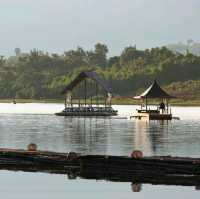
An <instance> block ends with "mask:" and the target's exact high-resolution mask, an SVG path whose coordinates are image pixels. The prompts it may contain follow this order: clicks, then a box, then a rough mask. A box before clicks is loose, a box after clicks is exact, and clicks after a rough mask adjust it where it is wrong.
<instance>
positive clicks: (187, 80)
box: [0, 43, 200, 99]
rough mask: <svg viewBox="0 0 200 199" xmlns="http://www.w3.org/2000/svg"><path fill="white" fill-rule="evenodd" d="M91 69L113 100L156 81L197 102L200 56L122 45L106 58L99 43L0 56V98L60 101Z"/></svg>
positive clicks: (164, 49) (199, 84)
mask: <svg viewBox="0 0 200 199" xmlns="http://www.w3.org/2000/svg"><path fill="white" fill-rule="evenodd" d="M91 69H92V70H96V72H97V73H98V74H100V75H102V76H103V77H104V78H105V79H106V80H107V81H109V82H110V84H111V85H112V88H113V93H114V94H115V95H117V96H133V95H135V94H137V93H138V92H140V91H142V90H143V89H144V88H146V87H147V86H148V85H149V84H150V83H151V81H153V80H154V79H157V80H158V82H159V83H160V84H161V85H162V86H165V88H166V89H167V90H168V91H169V92H171V93H173V94H175V95H176V94H177V95H178V96H180V97H192V98H194V97H195V96H198V97H200V91H198V88H200V56H196V55H193V54H191V53H189V52H187V53H186V54H185V55H184V54H180V53H174V52H172V51H170V50H168V49H167V48H166V47H156V48H152V49H146V50H139V49H137V48H136V47H135V46H128V47H126V48H124V50H123V51H122V53H121V54H120V55H118V56H112V57H108V47H107V46H106V45H105V44H101V43H97V44H96V45H95V46H94V49H93V50H90V51H86V50H84V49H83V48H81V47H78V48H77V49H75V50H69V51H66V52H64V53H63V54H55V53H53V54H50V53H47V52H42V51H39V50H36V49H34V50H32V51H30V52H29V53H21V52H18V53H17V54H16V56H10V57H4V56H1V57H0V97H1V98H13V97H16V98H24V99H44V98H49V99H56V98H61V97H62V96H61V94H60V91H61V90H62V89H63V88H64V86H66V85H67V84H68V83H69V82H70V81H71V80H72V79H73V78H74V77H75V76H76V75H77V74H78V73H79V72H81V71H83V70H91ZM199 90H200V89H199ZM188 94H189V95H188Z"/></svg>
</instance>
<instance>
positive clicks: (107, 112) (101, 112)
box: [55, 107, 117, 117]
mask: <svg viewBox="0 0 200 199" xmlns="http://www.w3.org/2000/svg"><path fill="white" fill-rule="evenodd" d="M55 115H58V116H70V117H73V116H93V117H96V116H116V115H117V111H116V110H114V109H113V108H112V107H67V108H65V109H64V110H63V111H62V112H60V113H56V114H55Z"/></svg>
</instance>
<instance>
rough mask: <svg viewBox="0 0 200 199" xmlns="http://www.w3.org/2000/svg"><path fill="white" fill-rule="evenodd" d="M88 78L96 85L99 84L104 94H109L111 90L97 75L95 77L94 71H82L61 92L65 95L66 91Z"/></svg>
mask: <svg viewBox="0 0 200 199" xmlns="http://www.w3.org/2000/svg"><path fill="white" fill-rule="evenodd" d="M86 78H89V79H92V80H94V81H95V82H96V83H97V84H99V85H100V86H101V87H102V88H103V89H104V90H105V91H106V92H108V93H111V92H112V89H111V87H110V85H109V84H108V83H107V82H106V81H104V80H103V79H102V78H101V77H100V76H99V75H97V73H96V72H94V71H83V72H81V73H80V74H79V75H78V76H77V77H76V78H75V79H74V80H73V81H72V82H71V83H69V84H68V85H67V86H66V87H65V88H64V89H63V91H62V92H61V93H62V94H65V93H66V92H67V91H72V90H73V89H74V88H75V87H76V86H77V85H78V84H79V83H80V82H81V81H83V80H84V79H86Z"/></svg>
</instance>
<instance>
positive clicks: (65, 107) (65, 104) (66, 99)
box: [65, 93, 67, 109]
mask: <svg viewBox="0 0 200 199" xmlns="http://www.w3.org/2000/svg"><path fill="white" fill-rule="evenodd" d="M66 98H67V95H66V93H65V109H66V108H67V99H66Z"/></svg>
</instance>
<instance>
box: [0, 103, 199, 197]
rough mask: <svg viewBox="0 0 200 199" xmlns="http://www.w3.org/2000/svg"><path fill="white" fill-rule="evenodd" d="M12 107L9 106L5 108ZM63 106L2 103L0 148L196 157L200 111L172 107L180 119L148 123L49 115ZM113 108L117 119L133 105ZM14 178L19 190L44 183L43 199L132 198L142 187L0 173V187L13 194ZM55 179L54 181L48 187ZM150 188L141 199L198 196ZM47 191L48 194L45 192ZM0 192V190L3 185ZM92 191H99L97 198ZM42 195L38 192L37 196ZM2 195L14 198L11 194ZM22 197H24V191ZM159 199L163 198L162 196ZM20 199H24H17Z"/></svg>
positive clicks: (186, 190)
mask: <svg viewBox="0 0 200 199" xmlns="http://www.w3.org/2000/svg"><path fill="white" fill-rule="evenodd" d="M10 106H12V108H9V107H10ZM62 106H63V105H59V104H55V105H50V104H45V105H42V104H39V105H37V104H32V105H30V104H29V105H28V104H25V105H22V104H16V106H14V105H8V104H7V105H6V104H5V105H2V104H0V147H6V148H8V147H9V148H26V146H27V145H28V144H29V143H30V142H34V143H36V144H37V145H38V147H39V149H43V150H52V151H61V152H68V151H76V152H81V153H83V154H109V155H130V154H131V152H132V151H133V150H136V149H137V150H141V151H143V153H144V155H175V156H193V157H199V151H200V144H199V143H200V133H199V129H200V108H191V107H190V108H188V107H187V108H185V107H180V108H179V107H176V108H173V111H174V113H175V116H178V117H180V118H181V120H180V121H178V120H175V121H171V122H168V123H166V122H164V123H162V122H158V121H157V122H150V123H149V122H146V121H144V122H143V121H134V120H129V119H106V118H99V119H97V118H85V119H84V118H65V117H58V116H54V115H53V114H52V113H54V112H57V111H60V110H62ZM8 108H9V111H8V110H7V109H8ZM29 108H30V109H29ZM114 108H116V109H118V110H119V114H120V116H127V118H129V116H130V115H131V114H132V113H133V111H134V110H135V108H136V106H115V107H114ZM29 111H30V112H29ZM24 113H26V114H24ZM27 113H29V114H27ZM35 113H37V114H35ZM39 113H41V114H39ZM13 176H14V177H15V178H17V179H18V181H19V183H21V186H25V187H27V183H26V182H27V181H29V180H31V186H33V187H34V186H36V185H37V181H41V182H42V181H43V180H44V184H41V183H39V184H40V187H39V188H35V189H36V190H38V189H39V190H40V191H42V194H41V195H42V196H44V197H46V198H66V197H67V196H72V197H73V198H80V197H81V198H82V195H81V194H83V193H84V196H85V198H94V197H95V198H102V195H101V194H102V193H104V195H103V196H104V198H105V197H114V196H119V198H120V197H121V198H124V196H126V197H125V198H132V194H133V193H132V191H131V190H140V189H141V186H140V185H138V184H137V183H136V185H135V186H132V185H131V188H130V183H113V182H109V183H108V182H104V181H99V182H97V183H96V182H95V181H90V180H80V179H79V180H75V181H69V180H67V178H65V177H63V176H54V175H52V176H50V175H45V174H42V175H39V174H27V173H23V174H22V173H20V174H19V173H12V172H3V171H1V172H0V183H1V184H4V189H5V190H10V189H12V190H14V192H16V188H13V186H14V185H13V184H12V180H11V179H12V178H13ZM32 178H33V179H34V180H33V181H32ZM63 178H64V180H63ZM5 179H6V180H5ZM9 180H10V181H9ZM54 180H55V182H56V183H50V182H51V181H52V182H54ZM5 182H6V183H5ZM45 183H46V184H45ZM18 186H19V184H18ZM11 187H12V188H11ZM154 189H155V188H153V187H152V186H150V185H144V186H142V192H141V193H143V195H141V197H140V198H145V197H146V196H149V198H155V197H157V198H159V194H158V193H160V194H161V193H162V192H166V191H167V190H168V191H167V196H166V198H168V197H173V196H176V197H182V196H185V195H187V196H188V198H189V197H193V198H194V197H195V196H196V192H192V190H191V189H189V188H183V187H182V188H180V187H164V188H163V187H162V186H157V187H156V190H157V193H155V190H154ZM49 190H51V191H50V192H49ZM179 190H181V192H180V191H179ZM0 191H3V188H2V187H1V188H0ZM29 191H30V193H31V194H33V195H34V194H36V193H34V191H33V190H29ZM77 191H80V193H81V194H78V193H77ZM94 192H95V193H101V194H100V195H101V197H100V196H97V195H96V194H94ZM49 193H51V194H49ZM66 193H67V195H66ZM172 193H173V194H174V195H173V194H172ZM16 195H17V194H16ZM41 195H39V194H38V195H37V198H39V196H41ZM6 196H8V197H7V198H12V197H10V195H9V191H8V192H7V195H6ZM23 196H26V198H27V195H26V194H24V193H23ZM35 196H36V195H35ZM53 196H54V197H53ZM44 197H40V198H44ZM163 197H164V198H165V196H163ZM4 198H6V197H4ZM15 198H17V196H16V197H15ZM18 198H23V197H22V195H20V196H19V197H18ZM24 198H25V197H24ZM29 198H30V197H29Z"/></svg>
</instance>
